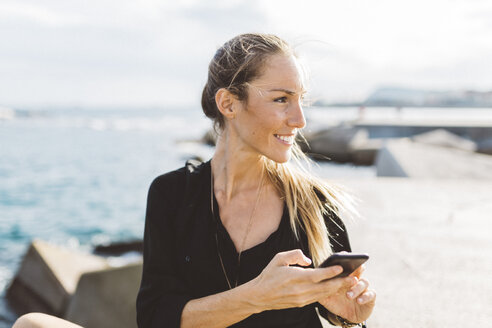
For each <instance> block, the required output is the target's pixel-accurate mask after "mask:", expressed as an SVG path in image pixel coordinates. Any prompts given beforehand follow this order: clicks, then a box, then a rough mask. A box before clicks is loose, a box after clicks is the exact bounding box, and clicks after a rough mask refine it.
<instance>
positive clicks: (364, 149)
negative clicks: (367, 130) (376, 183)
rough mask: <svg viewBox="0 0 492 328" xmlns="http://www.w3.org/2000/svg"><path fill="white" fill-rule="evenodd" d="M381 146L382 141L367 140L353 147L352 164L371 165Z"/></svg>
mask: <svg viewBox="0 0 492 328" xmlns="http://www.w3.org/2000/svg"><path fill="white" fill-rule="evenodd" d="M382 146H383V140H382V139H367V140H366V141H365V143H362V144H360V145H357V146H354V147H353V149H352V151H351V153H352V162H353V163H354V164H356V165H373V164H374V162H375V161H376V157H377V155H378V152H379V150H380V149H381V147H382Z"/></svg>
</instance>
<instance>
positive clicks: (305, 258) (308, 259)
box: [304, 255, 311, 264]
mask: <svg viewBox="0 0 492 328" xmlns="http://www.w3.org/2000/svg"><path fill="white" fill-rule="evenodd" d="M304 260H305V261H306V262H307V263H309V264H311V259H310V258H309V257H307V256H306V255H304Z"/></svg>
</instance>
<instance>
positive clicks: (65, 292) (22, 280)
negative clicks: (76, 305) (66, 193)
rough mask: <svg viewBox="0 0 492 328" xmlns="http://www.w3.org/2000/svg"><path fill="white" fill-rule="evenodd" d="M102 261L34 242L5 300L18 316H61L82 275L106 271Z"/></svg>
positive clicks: (104, 263) (44, 243)
mask: <svg viewBox="0 0 492 328" xmlns="http://www.w3.org/2000/svg"><path fill="white" fill-rule="evenodd" d="M108 266H109V265H108V263H107V261H106V260H105V259H104V258H101V257H98V256H95V255H91V254H85V253H79V252H75V251H72V250H67V249H64V248H61V247H58V246H55V245H52V244H49V243H47V242H44V241H41V240H34V241H33V242H32V243H31V245H30V247H29V249H28V251H27V253H26V255H25V256H24V258H23V260H22V263H21V265H20V268H19V270H18V272H17V274H16V276H15V278H14V280H13V282H12V283H11V285H10V287H9V289H8V291H7V298H8V299H9V301H11V303H12V304H14V305H16V304H17V305H18V306H17V307H16V308H14V310H16V312H18V314H23V313H26V312H33V311H41V312H45V313H49V314H54V315H58V316H59V315H61V314H63V313H64V311H65V307H66V304H68V301H69V299H70V297H71V295H72V294H73V293H74V292H75V288H76V286H77V283H78V281H79V278H80V276H81V275H82V273H84V272H87V271H93V270H100V269H103V268H107V267H108Z"/></svg>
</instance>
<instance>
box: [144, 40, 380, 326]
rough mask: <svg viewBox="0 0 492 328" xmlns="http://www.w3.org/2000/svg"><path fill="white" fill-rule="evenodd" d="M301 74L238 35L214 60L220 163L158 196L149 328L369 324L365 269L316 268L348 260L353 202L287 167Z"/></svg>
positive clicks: (208, 98) (288, 56)
mask: <svg viewBox="0 0 492 328" xmlns="http://www.w3.org/2000/svg"><path fill="white" fill-rule="evenodd" d="M301 72H302V70H301V68H300V66H299V63H298V61H297V59H296V57H295V55H294V52H293V50H292V48H291V47H290V46H289V45H288V44H287V43H286V42H284V41H283V40H281V39H279V38H278V37H276V36H273V35H263V34H244V35H239V36H237V37H235V38H233V39H232V40H230V41H228V42H227V43H225V44H224V45H223V46H222V47H221V48H220V49H219V50H218V51H217V53H216V54H215V56H214V58H213V59H212V61H211V63H210V66H209V72H208V80H207V84H206V85H205V88H204V90H203V95H202V107H203V110H204V112H205V114H206V115H207V116H208V117H209V118H211V119H212V120H213V121H214V125H215V127H216V130H217V131H218V140H217V144H216V150H215V154H214V156H213V158H212V160H211V161H209V162H206V163H203V164H201V165H191V164H190V165H187V166H186V167H184V168H182V169H179V170H177V171H173V172H170V173H167V174H164V175H162V176H160V177H158V178H156V179H155V181H154V182H153V183H152V185H151V187H150V190H149V197H148V204H147V215H146V228H145V237H144V244H145V247H144V269H143V276H142V283H141V289H140V292H139V295H138V299H137V321H138V325H139V327H140V328H149V327H227V326H233V327H321V323H320V321H319V318H318V316H317V314H316V307H317V308H318V311H319V312H320V313H321V314H322V315H323V316H325V317H326V318H327V319H328V320H330V321H331V322H332V323H333V324H336V325H343V326H352V325H355V324H357V323H361V322H363V321H364V320H366V319H367V318H368V317H369V315H370V314H371V312H372V309H373V307H374V304H375V299H376V294H375V292H374V291H373V290H370V289H369V288H368V286H369V283H368V281H367V280H366V279H364V278H361V277H360V275H361V274H362V269H359V270H357V272H355V273H354V274H352V275H351V276H349V277H345V278H334V277H335V276H336V275H338V274H339V273H340V272H341V271H342V269H341V268H340V267H339V266H333V267H328V268H313V267H314V266H316V265H318V264H320V263H321V262H322V261H323V260H324V259H325V258H326V257H327V256H328V255H329V254H330V253H332V252H336V251H343V250H347V251H350V245H349V243H348V238H347V235H346V232H345V229H344V225H343V223H342V222H341V221H340V218H339V216H338V213H339V212H340V211H342V210H344V209H347V208H348V207H349V202H348V201H347V200H346V197H345V196H343V194H342V193H341V192H339V191H338V190H337V189H336V188H334V187H332V186H329V185H326V184H325V183H324V182H323V181H320V180H318V179H316V178H314V177H312V176H311V175H309V174H308V173H307V172H306V171H303V170H301V169H300V168H299V167H298V166H294V165H292V164H291V163H289V160H290V158H291V157H294V159H297V158H298V157H299V156H300V154H301V153H300V151H299V149H298V146H297V145H296V143H295V139H296V136H297V133H298V132H299V130H300V129H302V128H303V127H304V126H305V120H304V116H303V112H302V107H301V102H302V98H303V95H304V93H305V90H304V83H303V78H302V74H301ZM331 278H333V279H331Z"/></svg>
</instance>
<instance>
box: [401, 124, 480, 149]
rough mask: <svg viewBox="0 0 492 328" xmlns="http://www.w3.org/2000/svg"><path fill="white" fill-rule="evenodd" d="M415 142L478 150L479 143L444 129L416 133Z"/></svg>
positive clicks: (413, 138)
mask: <svg viewBox="0 0 492 328" xmlns="http://www.w3.org/2000/svg"><path fill="white" fill-rule="evenodd" d="M411 139H412V140H413V141H414V142H418V143H423V144H426V145H432V146H439V147H447V148H456V149H461V150H466V151H476V150H477V144H476V143H475V142H474V141H472V140H469V139H465V138H463V137H460V136H458V135H456V134H454V133H452V132H450V131H447V130H444V129H436V130H432V131H429V132H425V133H421V134H418V135H415V136H413V137H412V138H411Z"/></svg>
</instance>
